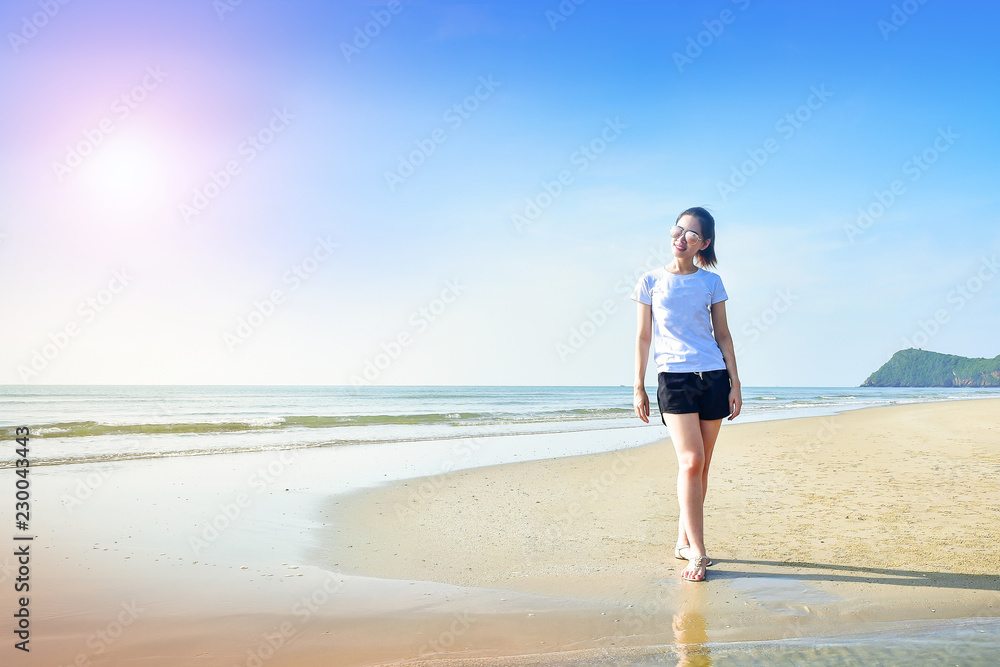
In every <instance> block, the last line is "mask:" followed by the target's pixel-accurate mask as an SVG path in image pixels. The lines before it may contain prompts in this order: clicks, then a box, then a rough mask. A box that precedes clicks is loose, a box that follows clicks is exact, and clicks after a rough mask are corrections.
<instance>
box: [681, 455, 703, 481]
mask: <svg viewBox="0 0 1000 667" xmlns="http://www.w3.org/2000/svg"><path fill="white" fill-rule="evenodd" d="M677 466H678V469H679V472H680V473H681V474H683V475H688V476H699V477H700V476H701V475H702V474H704V472H705V456H704V455H703V454H699V453H697V452H685V453H684V454H682V455H680V456H679V457H678V460H677Z"/></svg>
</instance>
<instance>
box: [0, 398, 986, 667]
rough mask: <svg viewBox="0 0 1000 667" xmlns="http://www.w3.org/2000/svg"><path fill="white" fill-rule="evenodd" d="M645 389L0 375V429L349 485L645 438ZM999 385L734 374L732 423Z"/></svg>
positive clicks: (52, 442)
mask: <svg viewBox="0 0 1000 667" xmlns="http://www.w3.org/2000/svg"><path fill="white" fill-rule="evenodd" d="M647 393H648V394H649V396H650V398H651V400H652V405H651V409H652V411H653V416H651V418H650V421H649V423H644V422H642V421H641V420H640V419H638V418H637V417H636V415H635V413H634V410H633V407H632V398H633V392H632V388H631V387H630V386H594V387H584V386H572V387H565V386H176V385H171V386H141V385H89V386H88V385H74V386H41V385H39V386H25V385H7V386H0V432H2V433H3V434H4V435H5V438H6V439H7V440H8V441H13V439H14V437H15V430H16V429H17V428H18V427H27V428H28V429H30V432H31V436H32V440H31V455H32V466H36V467H38V466H41V467H44V466H75V465H79V464H88V465H87V466H83V467H91V466H92V465H93V464H101V463H104V462H121V461H125V460H129V459H147V461H146V462H145V465H154V466H155V465H161V466H162V465H164V464H163V463H157V460H161V459H162V460H166V459H174V460H176V457H197V456H214V455H239V454H240V453H243V452H265V451H268V450H274V451H279V450H281V451H284V450H295V449H304V448H327V451H328V452H329V453H330V454H331V455H336V456H337V457H338V460H342V461H343V462H344V465H343V466H331V468H330V470H329V471H327V470H324V471H322V474H323V475H324V477H323V479H324V480H329V483H330V484H334V483H337V484H340V485H341V487H340V488H343V489H344V490H347V489H348V488H349V487H350V488H353V487H357V486H358V485H364V484H376V483H386V482H387V481H392V480H393V479H403V478H406V477H417V476H426V475H429V474H433V473H434V472H440V471H441V470H442V469H443V468H442V462H444V463H447V464H448V467H447V469H449V470H451V469H459V468H462V467H472V466H475V465H492V464H495V463H503V462H507V461H515V460H525V459H531V458H550V457H554V456H569V455H573V454H580V453H590V452H597V451H610V450H615V449H622V448H627V447H632V446H638V445H642V444H648V443H651V442H655V441H657V440H660V439H662V438H664V437H666V436H667V435H668V432H667V430H666V427H664V426H663V424H662V423H661V422H660V420H659V419H658V418H657V415H656V391H655V387H648V388H647ZM996 397H1000V390H998V389H987V388H885V387H744V389H743V400H744V403H743V411H742V414H741V415H740V416H739V417H738V418H737V419H736V420H735V421H734V422H731V423H733V424H735V423H741V422H748V421H764V420H774V419H788V418H795V417H812V416H824V415H833V414H836V413H839V412H844V411H847V410H855V409H860V408H868V407H877V406H889V405H900V404H906V403H925V402H936V401H955V400H967V399H978V398H996ZM729 424H730V422H724V428H725V427H729ZM443 443H449V444H448V445H447V446H445V445H444V444H443ZM456 443H457V444H456ZM5 451H7V452H8V455H7V456H3V457H0V467H2V468H10V467H13V466H14V454H13V449H7V450H5ZM459 452H462V453H463V455H462V456H459V455H457V454H458V453H459ZM470 453H475V456H471V455H470ZM183 460H184V459H182V461H183ZM191 460H192V461H194V459H191ZM352 460H353V461H355V462H356V465H349V463H350V461H352ZM168 467H169V466H168ZM47 469H48V470H50V471H52V472H57V470H56V469H54V468H47ZM338 470H339V471H342V475H343V479H342V480H340V481H339V482H337V481H336V479H335V478H336V474H337V471H338ZM998 637H1000V619H997V618H978V619H977V618H970V619H955V620H948V621H941V622H937V623H925V622H921V623H909V624H901V625H898V626H893V627H892V628H887V627H886V628H881V629H880V630H878V631H876V632H873V633H871V634H868V635H857V634H855V635H843V636H830V637H804V638H801V639H789V640H782V641H776V642H735V643H712V642H706V643H704V644H701V645H698V646H687V647H684V648H683V650H681V648H680V647H676V646H674V647H671V646H661V647H649V649H650V650H649V652H647V653H645V654H642V653H641V652H640V653H639V654H636V653H632V654H631V655H629V656H628V657H625V656H622V658H621V659H620V660H619V659H616V658H615V657H613V656H606V659H605V660H603V661H593V662H591V661H589V660H587V659H586V658H584V657H583V656H577V658H576V659H575V660H574V661H571V662H567V663H566V664H637V665H646V664H671V665H674V664H677V665H680V664H685V665H711V664H713V663H714V664H726V665H785V664H789V665H793V664H794V665H800V664H809V665H822V666H830V665H910V664H912V665H996V664H1000V640H998ZM549 657H550V659H551V658H552V657H554V656H552V655H550V656H549ZM549 664H559V663H558V661H557V662H554V663H549Z"/></svg>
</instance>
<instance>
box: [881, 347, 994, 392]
mask: <svg viewBox="0 0 1000 667" xmlns="http://www.w3.org/2000/svg"><path fill="white" fill-rule="evenodd" d="M861 386H862V387H1000V355H997V356H996V357H995V358H993V359H970V358H969V357H959V356H957V355H954V354H940V353H939V352H928V351H927V350H915V349H913V348H910V349H908V350H900V351H899V352H897V353H896V354H894V355H892V359H890V360H889V361H887V362H885V363H884V364H883V365H882V368H880V369H878V370H877V371H875V372H874V373H872V374H871V375H869V376H868V379H867V380H865V381H864V383H862V385H861Z"/></svg>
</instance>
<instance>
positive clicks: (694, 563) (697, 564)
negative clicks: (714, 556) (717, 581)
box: [681, 556, 708, 583]
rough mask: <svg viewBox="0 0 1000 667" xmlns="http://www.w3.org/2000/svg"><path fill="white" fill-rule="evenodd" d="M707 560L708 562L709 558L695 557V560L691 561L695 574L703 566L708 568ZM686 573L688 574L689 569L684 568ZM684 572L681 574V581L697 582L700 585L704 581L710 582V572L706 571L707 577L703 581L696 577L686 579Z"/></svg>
mask: <svg viewBox="0 0 1000 667" xmlns="http://www.w3.org/2000/svg"><path fill="white" fill-rule="evenodd" d="M706 560H708V556H695V557H694V558H692V559H691V567H692V568H694V570H695V572H697V571H698V569H699V568H700V567H701V566H703V565H704V566H705V567H708V566H707V565H705V561H706ZM684 572H687V568H684ZM684 572H681V579H683V580H684V581H697V582H699V583H700V582H703V581H708V570H705V576H704V578H702V579H698V578H696V577H685V576H684Z"/></svg>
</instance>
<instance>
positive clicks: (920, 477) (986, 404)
mask: <svg viewBox="0 0 1000 667" xmlns="http://www.w3.org/2000/svg"><path fill="white" fill-rule="evenodd" d="M275 456H277V455H276V454H275V453H273V452H271V453H247V454H238V455H212V456H198V457H176V458H167V459H159V460H155V461H123V462H109V463H107V464H96V463H95V464H87V465H65V466H49V467H41V468H38V469H37V470H35V471H34V472H33V473H32V474H33V475H35V477H34V486H33V494H34V495H33V503H34V504H33V510H34V512H33V526H34V527H37V530H36V534H37V537H36V541H35V542H34V543H33V546H32V560H31V577H32V579H31V585H32V588H31V595H30V597H31V602H30V605H31V615H32V616H31V618H32V625H31V631H32V635H31V648H32V650H31V652H30V654H25V653H22V652H19V651H15V650H13V648H12V645H13V643H14V638H13V637H12V635H10V634H9V633H7V634H8V640H7V642H5V645H4V646H3V648H2V650H0V661H2V663H3V664H4V665H7V664H10V665H36V664H37V665H70V664H77V665H156V666H159V665H298V666H309V665H363V664H386V663H391V662H393V661H404V660H412V659H415V658H417V657H418V656H423V657H427V658H434V659H436V661H437V662H438V663H439V664H449V663H451V662H454V664H487V663H488V664H548V663H552V664H555V663H557V662H558V661H559V660H565V659H568V660H569V661H570V662H575V663H578V664H583V663H584V662H586V660H588V659H594V660H595V661H596V660H604V661H605V662H603V663H601V664H610V663H609V661H615V660H621V661H622V664H627V662H628V660H629V656H630V655H633V656H635V655H642V654H643V651H648V650H650V647H657V646H660V647H662V646H672V647H673V649H672V650H673V652H674V655H679V654H683V653H684V652H685V651H691V652H694V653H697V651H698V650H700V648H699V647H704V646H706V645H707V644H708V643H716V644H715V645H716V646H717V645H718V644H717V643H718V642H732V641H741V640H765V639H777V638H783V637H809V636H819V635H824V634H835V633H849V632H871V631H874V630H878V629H879V628H882V627H889V626H888V625H884V624H887V623H891V622H900V621H911V622H914V623H919V622H923V621H942V620H945V619H958V618H970V617H984V618H997V617H1000V576H998V575H997V573H998V572H1000V550H998V549H997V546H996V544H997V538H998V534H997V527H998V526H1000V491H998V485H997V484H996V479H998V478H1000V399H984V400H969V401H955V402H946V403H928V404H916V405H905V406H893V407H886V408H869V409H863V410H855V411H849V412H845V413H842V414H839V415H835V416H830V417H818V418H804V419H789V420H779V421H771V422H760V423H745V424H739V423H734V424H727V425H726V426H725V427H724V428H723V430H722V433H721V435H720V438H719V442H718V445H717V448H716V453H715V457H714V459H713V462H712V471H711V475H710V489H709V493H708V500H707V504H706V515H705V516H706V535H707V539H706V545H707V547H708V550H709V553H710V554H711V556H712V557H713V558H714V559H715V560H716V564H714V565H713V566H712V567H711V568H709V570H708V581H706V582H704V583H689V582H683V581H681V580H680V579H679V574H680V571H681V569H682V568H683V566H684V562H683V561H679V560H675V559H674V558H673V545H674V542H675V537H676V517H677V508H676V494H675V474H676V462H675V461H676V459H675V456H674V453H673V449H672V446H671V444H670V442H669V440H662V441H658V442H655V443H653V444H650V445H644V446H640V447H633V448H629V449H625V450H620V451H617V452H608V453H600V454H587V455H579V456H569V457H563V458H555V459H547V460H538V461H524V462H517V463H508V464H502V465H492V466H488V467H481V468H473V469H467V470H461V471H456V472H450V473H444V474H440V475H436V476H433V477H426V478H419V479H410V480H403V481H394V482H389V483H386V484H385V485H382V486H378V487H374V488H366V489H363V490H358V491H354V492H351V493H348V494H343V493H340V494H332V493H329V492H325V491H324V489H323V488H322V487H321V486H318V485H317V481H316V480H317V479H322V473H323V470H324V466H327V467H328V466H329V465H330V462H331V461H333V460H334V459H333V458H331V457H332V454H331V451H330V448H318V449H315V450H310V451H306V452H302V453H299V454H298V455H297V458H296V459H295V461H294V463H290V464H289V465H288V466H287V470H286V471H283V472H281V476H280V477H279V479H278V481H276V482H275V483H272V484H270V485H268V486H267V487H266V489H262V490H260V491H259V492H257V491H251V490H250V489H249V488H248V487H247V486H246V484H245V480H246V479H247V475H248V473H251V472H252V471H253V470H254V469H255V466H257V467H258V468H259V466H261V465H264V464H267V463H268V462H270V464H274V463H275ZM3 473H4V474H6V475H10V474H11V470H10V469H7V470H4V471H3ZM102 479H103V482H101V481H100V480H102ZM81 480H91V481H90V482H88V484H91V486H92V487H93V488H92V489H91V491H89V492H86V493H83V494H81V490H80V489H81V487H80V484H81ZM93 480H98V482H97V484H96V486H95V485H94V482H93ZM240 493H245V494H247V495H248V500H247V502H246V503H242V504H241V503H240V502H238V501H239V498H240V495H239V494H240ZM68 497H76V498H78V499H81V498H82V502H80V503H70V504H68V505H67V503H66V499H67V498H68ZM233 503H237V505H238V506H239V507H240V509H239V510H238V511H236V512H235V514H234V516H233V517H232V518H231V520H229V521H226V520H221V517H223V515H225V513H226V512H229V511H231V510H234V507H233ZM8 509H10V508H4V509H3V510H2V511H3V517H2V518H4V519H6V518H8V517H7V514H8V513H9V512H8ZM11 514H12V513H11ZM237 515H238V516H237ZM213 517H214V519H213ZM11 518H12V517H11ZM207 518H208V519H212V520H213V521H215V523H216V524H217V525H219V526H220V527H221V530H220V534H219V536H218V537H217V538H212V539H211V540H210V544H206V545H203V547H199V548H196V547H194V546H193V543H192V537H193V536H202V537H204V535H205V532H204V526H205V525H206V520H207ZM12 544H13V543H12ZM10 551H11V552H12V551H13V547H12V548H11V549H10ZM0 560H2V562H0V580H2V583H3V587H4V588H5V589H7V590H8V594H7V595H5V596H3V599H2V605H3V608H2V612H3V613H4V614H5V616H6V617H7V618H8V619H10V618H11V614H12V613H13V612H14V610H15V603H16V597H15V595H14V593H13V592H12V590H11V583H12V579H13V578H14V577H15V576H17V567H16V563H14V560H13V558H12V556H10V555H8V556H6V557H4V558H3V559H0ZM657 650H660V652H662V650H661V649H657ZM716 650H717V651H718V649H716ZM504 656H506V657H504ZM459 659H463V660H459ZM570 662H567V663H566V664H570ZM595 664H596V663H595Z"/></svg>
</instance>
